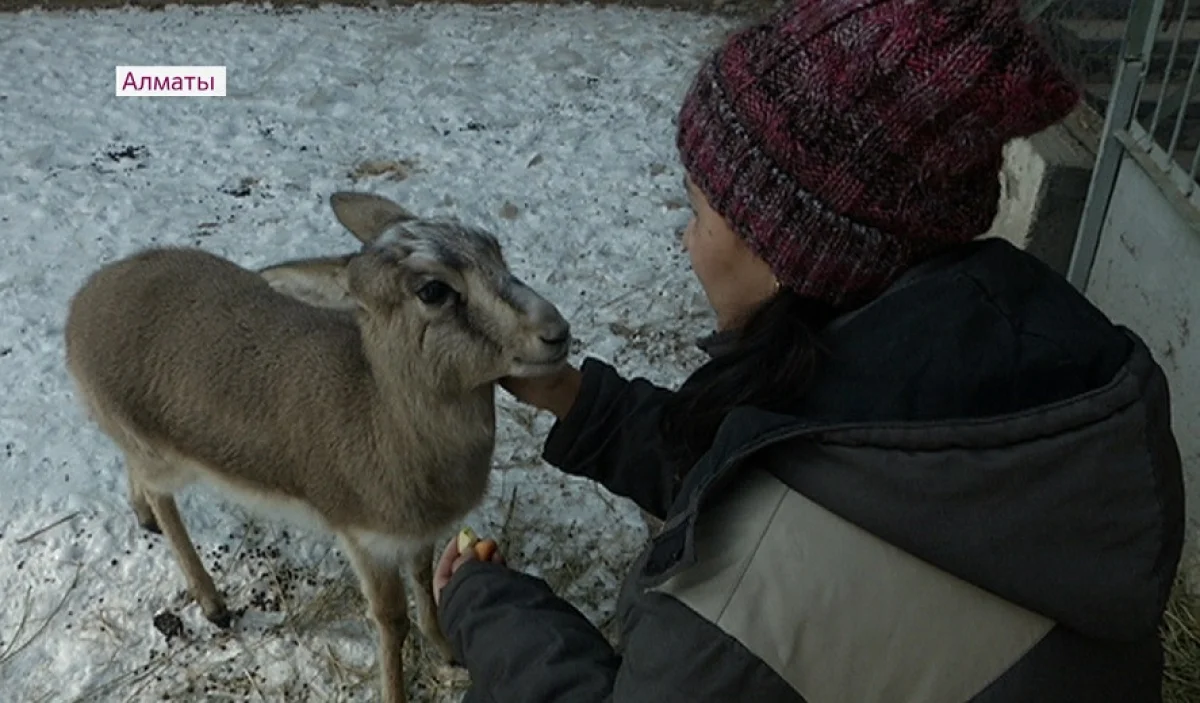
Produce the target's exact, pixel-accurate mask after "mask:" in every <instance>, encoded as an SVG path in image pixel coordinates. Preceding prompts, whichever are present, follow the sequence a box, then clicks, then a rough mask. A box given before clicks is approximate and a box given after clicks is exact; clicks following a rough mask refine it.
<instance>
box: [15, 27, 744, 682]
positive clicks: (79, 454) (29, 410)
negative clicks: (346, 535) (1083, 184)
mask: <svg viewBox="0 0 1200 703" xmlns="http://www.w3.org/2000/svg"><path fill="white" fill-rule="evenodd" d="M729 28H730V25H729V20H727V19H721V18H717V17H711V16H701V15H693V14H684V13H678V12H669V11H651V10H635V9H628V8H614V7H609V8H604V9H598V8H592V7H552V6H508V7H486V8H485V7H470V6H454V5H437V6H418V7H415V8H396V9H393V10H387V11H382V12H375V11H370V10H363V9H350V8H335V7H326V8H322V9H313V10H287V11H284V10H270V9H263V8H245V7H221V8H201V9H192V8H187V9H179V8H173V9H167V10H165V11H159V12H147V11H136V10H105V11H101V12H86V13H84V12H80V13H67V14H63V13H49V14H46V13H41V12H27V13H23V14H12V15H0V65H2V66H4V67H5V69H6V70H5V72H4V74H3V78H2V79H0V125H2V126H0V184H3V187H2V188H0V250H2V252H0V384H2V387H0V393H2V394H3V399H4V400H3V405H2V406H0V597H2V599H3V602H4V607H3V608H0V700H3V701H20V702H21V703H38V702H39V701H89V702H96V703H105V702H108V701H149V700H164V699H170V700H209V701H224V700H269V701H280V700H312V701H340V700H372V699H374V696H375V686H376V681H375V673H374V668H375V665H376V662H375V649H374V635H373V630H372V629H371V627H370V625H369V623H368V621H366V620H365V617H364V612H363V607H362V603H361V600H360V599H359V596H358V592H357V585H356V583H355V582H354V580H353V576H352V575H351V572H350V571H349V569H348V567H347V566H346V562H345V560H344V558H343V557H342V555H341V553H340V552H339V551H338V550H337V549H336V547H335V544H334V541H333V540H332V539H331V538H329V537H327V536H325V535H323V534H320V533H319V532H314V531H311V530H309V529H307V528H304V527H302V526H300V527H297V526H293V525H289V524H287V523H283V522H278V521H275V520H272V519H266V520H261V519H258V518H255V517H253V514H252V513H248V512H247V511H245V510H243V509H242V508H241V507H239V506H237V505H236V504H233V503H230V502H228V501H227V500H225V499H224V498H222V497H221V496H219V495H218V494H216V493H214V492H212V491H210V490H208V489H205V488H195V489H190V490H188V491H186V492H184V493H183V494H181V496H180V498H181V500H180V508H181V511H182V514H183V517H184V520H185V522H186V523H187V525H188V527H189V529H190V531H191V533H192V537H193V540H194V542H195V543H196V545H197V547H198V550H199V551H200V552H201V556H202V558H203V559H204V561H205V563H206V565H208V566H210V567H211V569H212V574H213V576H214V578H215V580H216V581H217V583H218V587H219V588H221V589H222V591H223V592H224V593H225V594H226V595H227V597H228V600H229V605H230V607H231V608H232V609H234V610H235V611H237V612H239V613H240V616H239V617H238V618H237V620H236V622H235V624H234V627H233V628H232V629H231V630H230V631H228V632H222V631H219V630H217V629H216V628H215V627H213V626H212V625H210V624H209V623H208V622H207V621H205V620H204V619H203V617H202V616H201V614H200V612H199V609H198V608H197V606H196V605H195V604H194V603H193V602H192V601H191V600H190V599H189V598H188V597H187V596H186V594H185V592H184V583H183V578H182V575H181V573H180V571H179V570H178V567H177V566H176V564H175V561H174V559H173V557H172V555H171V553H170V550H169V548H168V546H167V544H166V542H165V541H163V539H162V538H161V537H159V536H157V535H152V534H149V533H146V532H144V531H141V530H140V529H139V528H138V527H137V525H136V522H135V519H134V517H133V514H132V512H131V511H130V509H129V507H128V505H127V504H126V501H125V484H124V478H123V470H122V466H121V460H120V458H119V456H118V454H117V452H116V450H115V448H114V447H113V445H112V444H111V443H110V442H109V441H108V440H107V439H106V438H105V437H104V436H103V435H101V434H100V433H99V432H98V430H96V429H95V428H94V427H93V426H92V425H91V424H90V423H89V422H88V421H87V420H86V418H85V417H84V415H83V412H82V411H81V410H80V408H79V405H78V403H77V402H76V399H75V396H74V393H73V389H72V387H71V385H70V383H69V379H68V377H67V375H66V371H65V368H64V356H63V337H62V334H63V322H64V318H65V314H66V307H67V301H68V299H69V298H70V296H71V295H72V294H73V293H74V291H75V290H76V289H77V288H78V287H79V286H80V285H81V284H82V283H83V281H84V279H85V277H86V276H87V275H89V274H90V273H91V272H92V271H93V270H94V269H95V268H96V267H98V266H100V265H101V264H103V263H105V262H108V261H111V260H113V259H114V258H117V257H122V256H125V255H128V254H131V253H133V252H134V251H136V250H138V249H140V248H142V247H146V246H149V245H154V244H172V245H188V246H196V247H201V248H203V249H205V250H208V251H212V252H217V253H220V254H223V255H225V256H228V257H230V258H232V259H233V260H235V261H237V262H239V263H241V264H243V265H246V266H249V267H254V266H260V265H264V264H267V263H269V262H272V261H279V260H283V259H290V258H295V257H301V256H313V255H322V254H328V253H341V252H345V251H350V250H353V249H354V247H355V243H354V241H353V240H352V238H351V236H350V235H349V233H347V232H345V231H344V230H343V229H342V228H341V227H340V226H339V225H338V224H337V222H336V220H335V219H334V217H333V213H332V212H331V211H330V210H329V208H328V205H327V198H328V196H329V194H330V193H331V192H333V191H335V190H343V189H359V190H366V191H372V192H378V193H381V194H384V195H387V196H389V197H391V198H393V199H395V200H397V201H399V202H401V203H403V204H404V205H406V206H408V207H410V208H411V209H413V210H415V211H418V212H419V213H421V214H423V215H428V216H453V217H457V218H459V219H462V220H464V221H468V222H472V223H475V224H481V225H485V226H488V227H490V228H492V229H493V230H494V231H495V232H496V233H497V235H498V236H499V237H500V239H501V241H502V242H503V244H504V246H505V248H506V253H507V257H508V259H509V262H510V264H511V265H512V267H513V268H514V269H515V271H516V272H517V274H518V275H520V276H522V277H523V278H525V279H526V280H527V281H528V282H529V283H530V284H531V285H532V286H534V287H535V288H537V289H538V290H540V291H541V292H542V293H543V294H544V295H546V296H547V297H548V298H549V299H551V300H552V301H553V302H555V303H556V304H557V305H558V306H559V307H560V309H561V310H562V311H563V312H564V314H565V315H566V316H567V318H568V319H569V320H570V321H571V323H572V324H573V330H574V333H575V335H576V336H577V338H578V344H577V348H576V349H575V353H574V354H573V359H574V360H575V361H579V360H580V359H581V358H582V356H583V355H585V354H587V355H594V356H596V357H599V358H601V359H604V360H606V361H609V362H611V363H614V364H615V365H616V366H617V367H618V368H619V369H620V370H621V371H623V372H624V373H626V374H629V375H631V376H636V375H644V376H645V377H647V378H649V379H650V380H652V381H655V382H658V383H662V384H668V385H674V384H677V383H679V382H680V381H681V380H682V379H683V378H684V376H685V375H686V374H687V372H688V371H690V370H691V369H693V368H695V367H696V366H697V365H698V364H699V363H701V361H702V356H701V354H700V353H699V351H698V350H696V349H695V348H694V347H693V340H694V338H695V337H697V336H698V335H701V334H704V333H705V332H707V331H708V330H709V329H710V326H711V323H712V321H711V319H710V318H709V316H708V312H707V306H706V305H705V303H704V299H703V295H702V293H701V291H700V289H699V287H698V286H697V284H696V283H695V282H694V280H693V277H692V274H691V273H690V271H689V269H688V263H687V259H686V257H685V256H684V255H683V254H682V252H681V251H680V248H679V242H678V238H677V231H678V230H679V229H680V228H681V227H682V226H683V224H684V223H685V221H686V217H687V214H686V213H687V208H686V205H685V199H684V193H683V191H682V188H681V185H680V181H681V178H682V175H683V174H682V172H681V170H680V168H679V166H678V164H677V159H676V154H675V146H674V127H673V119H674V116H675V111H676V109H677V106H678V103H679V99H680V97H681V95H682V93H683V91H684V90H685V89H686V86H687V83H688V81H689V80H690V78H691V76H692V74H693V72H694V70H695V68H696V65H697V62H698V61H699V60H700V58H701V57H702V56H703V54H704V53H705V52H706V51H707V50H708V49H709V48H711V47H712V46H713V45H714V43H715V42H716V41H718V40H719V39H720V37H721V36H722V35H723V33H724V32H725V31H727V30H728V29H729ZM118 64H121V65H225V66H227V70H228V73H227V81H228V92H229V96H228V97H225V98H117V97H115V96H114V87H115V86H114V78H115V71H114V69H115V66H116V65H118ZM498 401H499V404H500V413H499V445H498V447H497V451H496V456H495V462H494V463H495V469H496V471H495V474H494V480H493V483H492V488H491V490H490V493H489V496H488V499H487V501H486V503H485V504H484V505H483V506H482V507H481V508H480V509H479V510H478V511H476V513H474V514H473V515H472V516H471V517H470V518H469V520H468V522H469V523H470V524H472V525H473V526H474V527H475V528H476V529H477V530H478V531H479V532H481V533H484V534H487V535H492V536H497V537H499V538H500V541H501V543H502V548H503V549H504V551H505V552H506V555H507V556H508V558H509V561H510V563H511V564H512V565H513V566H515V567H517V568H521V569H524V570H527V571H529V572H532V573H535V574H539V575H542V576H544V577H545V578H546V579H547V580H548V581H549V582H550V583H551V584H552V585H553V586H554V587H555V588H556V589H557V590H558V592H559V593H560V594H562V595H564V596H565V597H566V598H567V599H569V600H570V601H572V602H573V603H574V604H576V605H577V606H578V607H579V608H580V609H581V610H582V611H583V612H584V614H585V615H587V616H588V617H589V618H591V619H592V620H593V622H595V623H597V624H598V625H601V626H604V627H605V628H607V630H606V631H611V624H612V623H611V621H610V616H611V614H612V610H613V606H614V603H615V596H616V588H617V585H618V583H619V579H620V577H621V576H622V575H623V573H624V571H625V568H626V565H627V564H628V562H629V561H630V560H631V559H632V558H633V557H634V556H635V555H636V553H637V551H638V550H639V549H640V547H641V545H642V543H643V541H644V540H645V539H646V537H647V528H646V526H645V524H644V522H643V520H642V518H641V516H640V514H639V511H638V510H637V509H636V508H635V507H634V506H633V505H632V504H630V503H629V502H627V501H624V500H622V499H619V498H617V497H615V496H612V495H611V494H608V493H607V492H606V491H604V489H602V488H599V487H597V486H595V485H593V484H591V483H588V482H585V481H582V480H577V479H573V478H570V477H567V476H564V475H562V474H561V473H560V472H558V471H557V470H555V469H553V468H551V467H549V466H547V465H546V464H544V463H543V462H542V461H541V460H540V458H539V456H540V450H541V446H542V442H543V440H544V438H545V435H546V431H547V430H548V429H549V427H550V424H551V420H550V418H549V416H547V415H545V414H535V413H533V412H531V411H530V410H528V409H526V408H524V407H521V406H517V405H516V404H514V403H513V402H512V401H511V400H510V399H509V398H508V396H507V395H505V394H504V393H503V392H498ZM449 536H450V535H447V538H449ZM498 646H503V644H502V643H500V644H498ZM409 659H410V666H409V670H408V673H409V675H410V677H411V679H412V680H411V683H410V691H413V694H414V698H413V699H414V700H431V701H449V700H457V697H458V696H459V695H460V694H461V691H462V689H463V685H464V683H465V681H464V678H463V676H464V675H463V674H462V673H461V672H458V671H453V670H446V669H445V668H442V667H438V666H435V665H431V664H429V663H428V662H427V661H426V659H425V654H424V653H423V651H422V650H421V647H420V646H419V641H418V645H417V646H415V647H412V648H411V650H410V652H409Z"/></svg>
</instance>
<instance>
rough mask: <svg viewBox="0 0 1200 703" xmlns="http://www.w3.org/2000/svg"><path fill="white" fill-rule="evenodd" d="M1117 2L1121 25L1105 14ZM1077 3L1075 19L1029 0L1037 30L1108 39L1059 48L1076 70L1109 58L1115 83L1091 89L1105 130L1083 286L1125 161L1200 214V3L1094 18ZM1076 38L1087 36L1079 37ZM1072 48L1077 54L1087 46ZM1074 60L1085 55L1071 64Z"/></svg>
mask: <svg viewBox="0 0 1200 703" xmlns="http://www.w3.org/2000/svg"><path fill="white" fill-rule="evenodd" d="M1114 4H1116V5H1125V17H1124V18H1123V19H1120V20H1117V21H1114V20H1113V19H1112V18H1111V17H1099V16H1097V15H1100V14H1110V13H1111V10H1112V9H1116V8H1113V7H1112V6H1113V5H1114ZM1043 5H1044V8H1043V7H1042V6H1043ZM1075 5H1076V6H1075V7H1074V8H1073V10H1074V12H1073V13H1072V9H1071V6H1072V3H1071V2H1069V0H1068V1H1066V2H1062V1H1059V2H1054V1H1053V0H1045V1H1044V2H1043V1H1042V0H1032V1H1029V0H1027V2H1026V14H1027V15H1028V16H1030V17H1031V18H1035V19H1037V21H1038V23H1039V25H1043V26H1044V25H1047V24H1049V25H1051V26H1052V27H1053V28H1052V29H1050V30H1049V32H1050V35H1051V36H1062V35H1061V34H1054V32H1064V31H1065V29H1068V28H1074V29H1075V30H1080V29H1081V28H1084V27H1089V28H1091V29H1092V30H1094V31H1092V32H1091V34H1090V36H1101V37H1103V38H1104V39H1103V42H1098V43H1093V44H1092V45H1091V47H1092V50H1093V51H1092V53H1090V54H1089V53H1086V52H1084V53H1083V54H1078V53H1077V54H1075V55H1073V54H1072V53H1070V49H1068V50H1067V53H1062V50H1061V49H1060V56H1062V57H1063V61H1064V63H1065V64H1067V65H1068V66H1069V67H1071V68H1072V69H1073V70H1076V69H1075V67H1076V66H1086V67H1087V70H1091V69H1092V68H1094V67H1098V66H1099V64H1101V63H1103V62H1104V61H1108V60H1110V58H1109V57H1110V56H1111V61H1112V64H1111V66H1110V69H1109V71H1110V72H1109V78H1108V79H1107V80H1106V81H1103V82H1099V81H1098V82H1097V83H1096V84H1093V85H1095V87H1093V88H1090V89H1089V91H1088V92H1089V99H1088V102H1089V103H1091V104H1092V105H1093V107H1096V108H1097V110H1098V111H1099V112H1101V113H1102V114H1103V115H1104V127H1103V129H1102V131H1101V134H1100V138H1099V146H1098V150H1097V154H1096V162H1095V166H1094V168H1093V174H1092V182H1091V186H1090V188H1089V190H1088V196H1087V203H1086V205H1085V207H1084V212H1083V217H1082V220H1081V222H1080V226H1079V232H1078V236H1077V238H1076V244H1075V252H1074V256H1073V257H1072V260H1071V265H1070V267H1069V269H1068V272H1067V278H1068V279H1069V280H1070V281H1071V282H1072V283H1073V284H1074V285H1075V286H1076V287H1077V288H1080V289H1081V290H1082V289H1083V287H1084V286H1085V285H1086V281H1087V277H1088V274H1089V272H1090V270H1091V264H1092V261H1093V259H1094V258H1095V254H1096V249H1097V247H1098V245H1099V239H1100V231H1101V229H1102V227H1103V222H1104V217H1105V213H1106V212H1107V210H1108V206H1109V201H1110V198H1111V196H1112V191H1113V187H1114V185H1115V184H1116V180H1117V175H1118V171H1119V168H1120V166H1121V164H1122V162H1123V160H1124V159H1125V157H1126V156H1127V155H1128V156H1131V157H1132V158H1133V159H1134V161H1135V162H1136V163H1137V164H1138V166H1139V167H1140V168H1143V169H1145V170H1146V171H1147V173H1149V174H1150V175H1151V177H1152V178H1154V180H1155V181H1156V182H1158V183H1159V185H1160V187H1161V188H1162V189H1163V191H1164V193H1165V194H1166V195H1167V197H1168V198H1169V199H1170V200H1171V201H1173V202H1175V203H1176V204H1178V205H1180V206H1181V207H1184V208H1188V209H1189V210H1190V211H1191V212H1193V213H1195V212H1198V211H1200V186H1198V184H1197V175H1198V171H1200V78H1198V75H1200V0H1132V2H1131V3H1129V2H1123V3H1116V2H1106V3H1104V5H1105V7H1104V8H1103V10H1102V11H1101V12H1093V11H1092V10H1093V9H1094V8H1092V7H1091V4H1090V3H1082V2H1080V3H1076V4H1075ZM1081 12H1082V13H1083V16H1080V13H1081ZM1068 13H1070V14H1068ZM1072 23H1074V24H1072ZM1117 34H1119V35H1120V41H1119V43H1118V44H1117V49H1116V51H1115V52H1109V51H1102V50H1101V49H1100V47H1101V46H1111V42H1112V40H1113V39H1112V38H1113V37H1114V36H1116V35H1117ZM1072 36H1076V37H1077V36H1079V33H1078V31H1076V32H1075V33H1074V34H1072ZM1070 46H1072V47H1074V48H1075V49H1076V50H1077V48H1078V46H1079V45H1078V44H1074V45H1070ZM1073 56H1082V59H1078V60H1075V61H1072V58H1073ZM1089 62H1090V63H1089ZM1076 73H1077V76H1078V75H1079V72H1078V70H1076ZM1083 80H1085V82H1087V81H1088V80H1089V79H1087V78H1084V79H1083Z"/></svg>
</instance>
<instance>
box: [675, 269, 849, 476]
mask: <svg viewBox="0 0 1200 703" xmlns="http://www.w3.org/2000/svg"><path fill="white" fill-rule="evenodd" d="M834 316H835V312H834V309H833V308H832V307H831V306H829V305H828V304H826V303H822V302H820V301H816V300H813V299H810V298H802V297H800V296H798V295H796V294H795V293H792V292H790V291H788V290H786V289H785V290H784V291H782V292H780V293H778V294H776V295H775V296H774V297H772V298H771V299H770V300H768V301H767V302H765V303H764V304H763V305H762V306H760V307H759V308H758V309H757V310H756V311H755V312H754V314H753V315H752V316H751V317H750V318H749V319H748V320H747V321H746V323H745V324H744V325H743V326H742V327H741V329H740V330H739V331H738V332H736V337H734V339H733V341H732V344H731V348H730V349H729V350H727V351H722V352H721V353H720V354H716V355H714V357H713V358H712V359H711V360H710V361H709V362H708V363H707V364H705V365H704V366H701V367H700V368H699V369H697V370H696V371H695V372H694V373H693V374H692V375H691V376H690V377H689V378H688V379H687V380H686V381H684V383H683V385H682V386H681V387H680V388H679V390H678V392H676V393H674V394H673V395H672V396H671V398H670V399H668V401H667V403H666V405H665V406H664V407H663V410H662V416H661V418H660V430H661V432H662V435H663V438H664V440H665V443H666V448H667V457H668V460H669V461H671V462H672V463H673V464H674V465H675V466H676V472H677V475H678V476H680V477H682V476H683V475H684V474H686V473H687V472H688V471H689V470H691V467H692V466H693V465H694V464H695V463H696V462H697V461H698V460H699V459H700V457H701V456H702V455H703V454H704V453H705V452H706V451H708V448H709V446H710V445H711V443H712V441H713V438H714V437H715V436H716V434H717V428H718V427H720V425H721V423H722V422H723V421H724V420H725V416H726V415H728V414H729V412H730V411H731V410H733V409H734V408H735V407H737V406H740V405H748V406H754V407H756V408H760V409H763V410H781V409H783V408H784V406H786V405H788V404H793V403H795V401H796V397H797V396H798V395H800V394H802V393H803V390H804V388H805V387H806V386H807V385H808V384H809V383H810V382H811V380H812V378H813V376H814V375H815V373H816V370H817V364H818V360H819V347H818V342H817V334H818V333H819V332H820V330H821V329H822V328H823V327H825V326H826V325H827V324H828V323H829V322H830V321H831V320H832V319H833V318H834Z"/></svg>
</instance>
